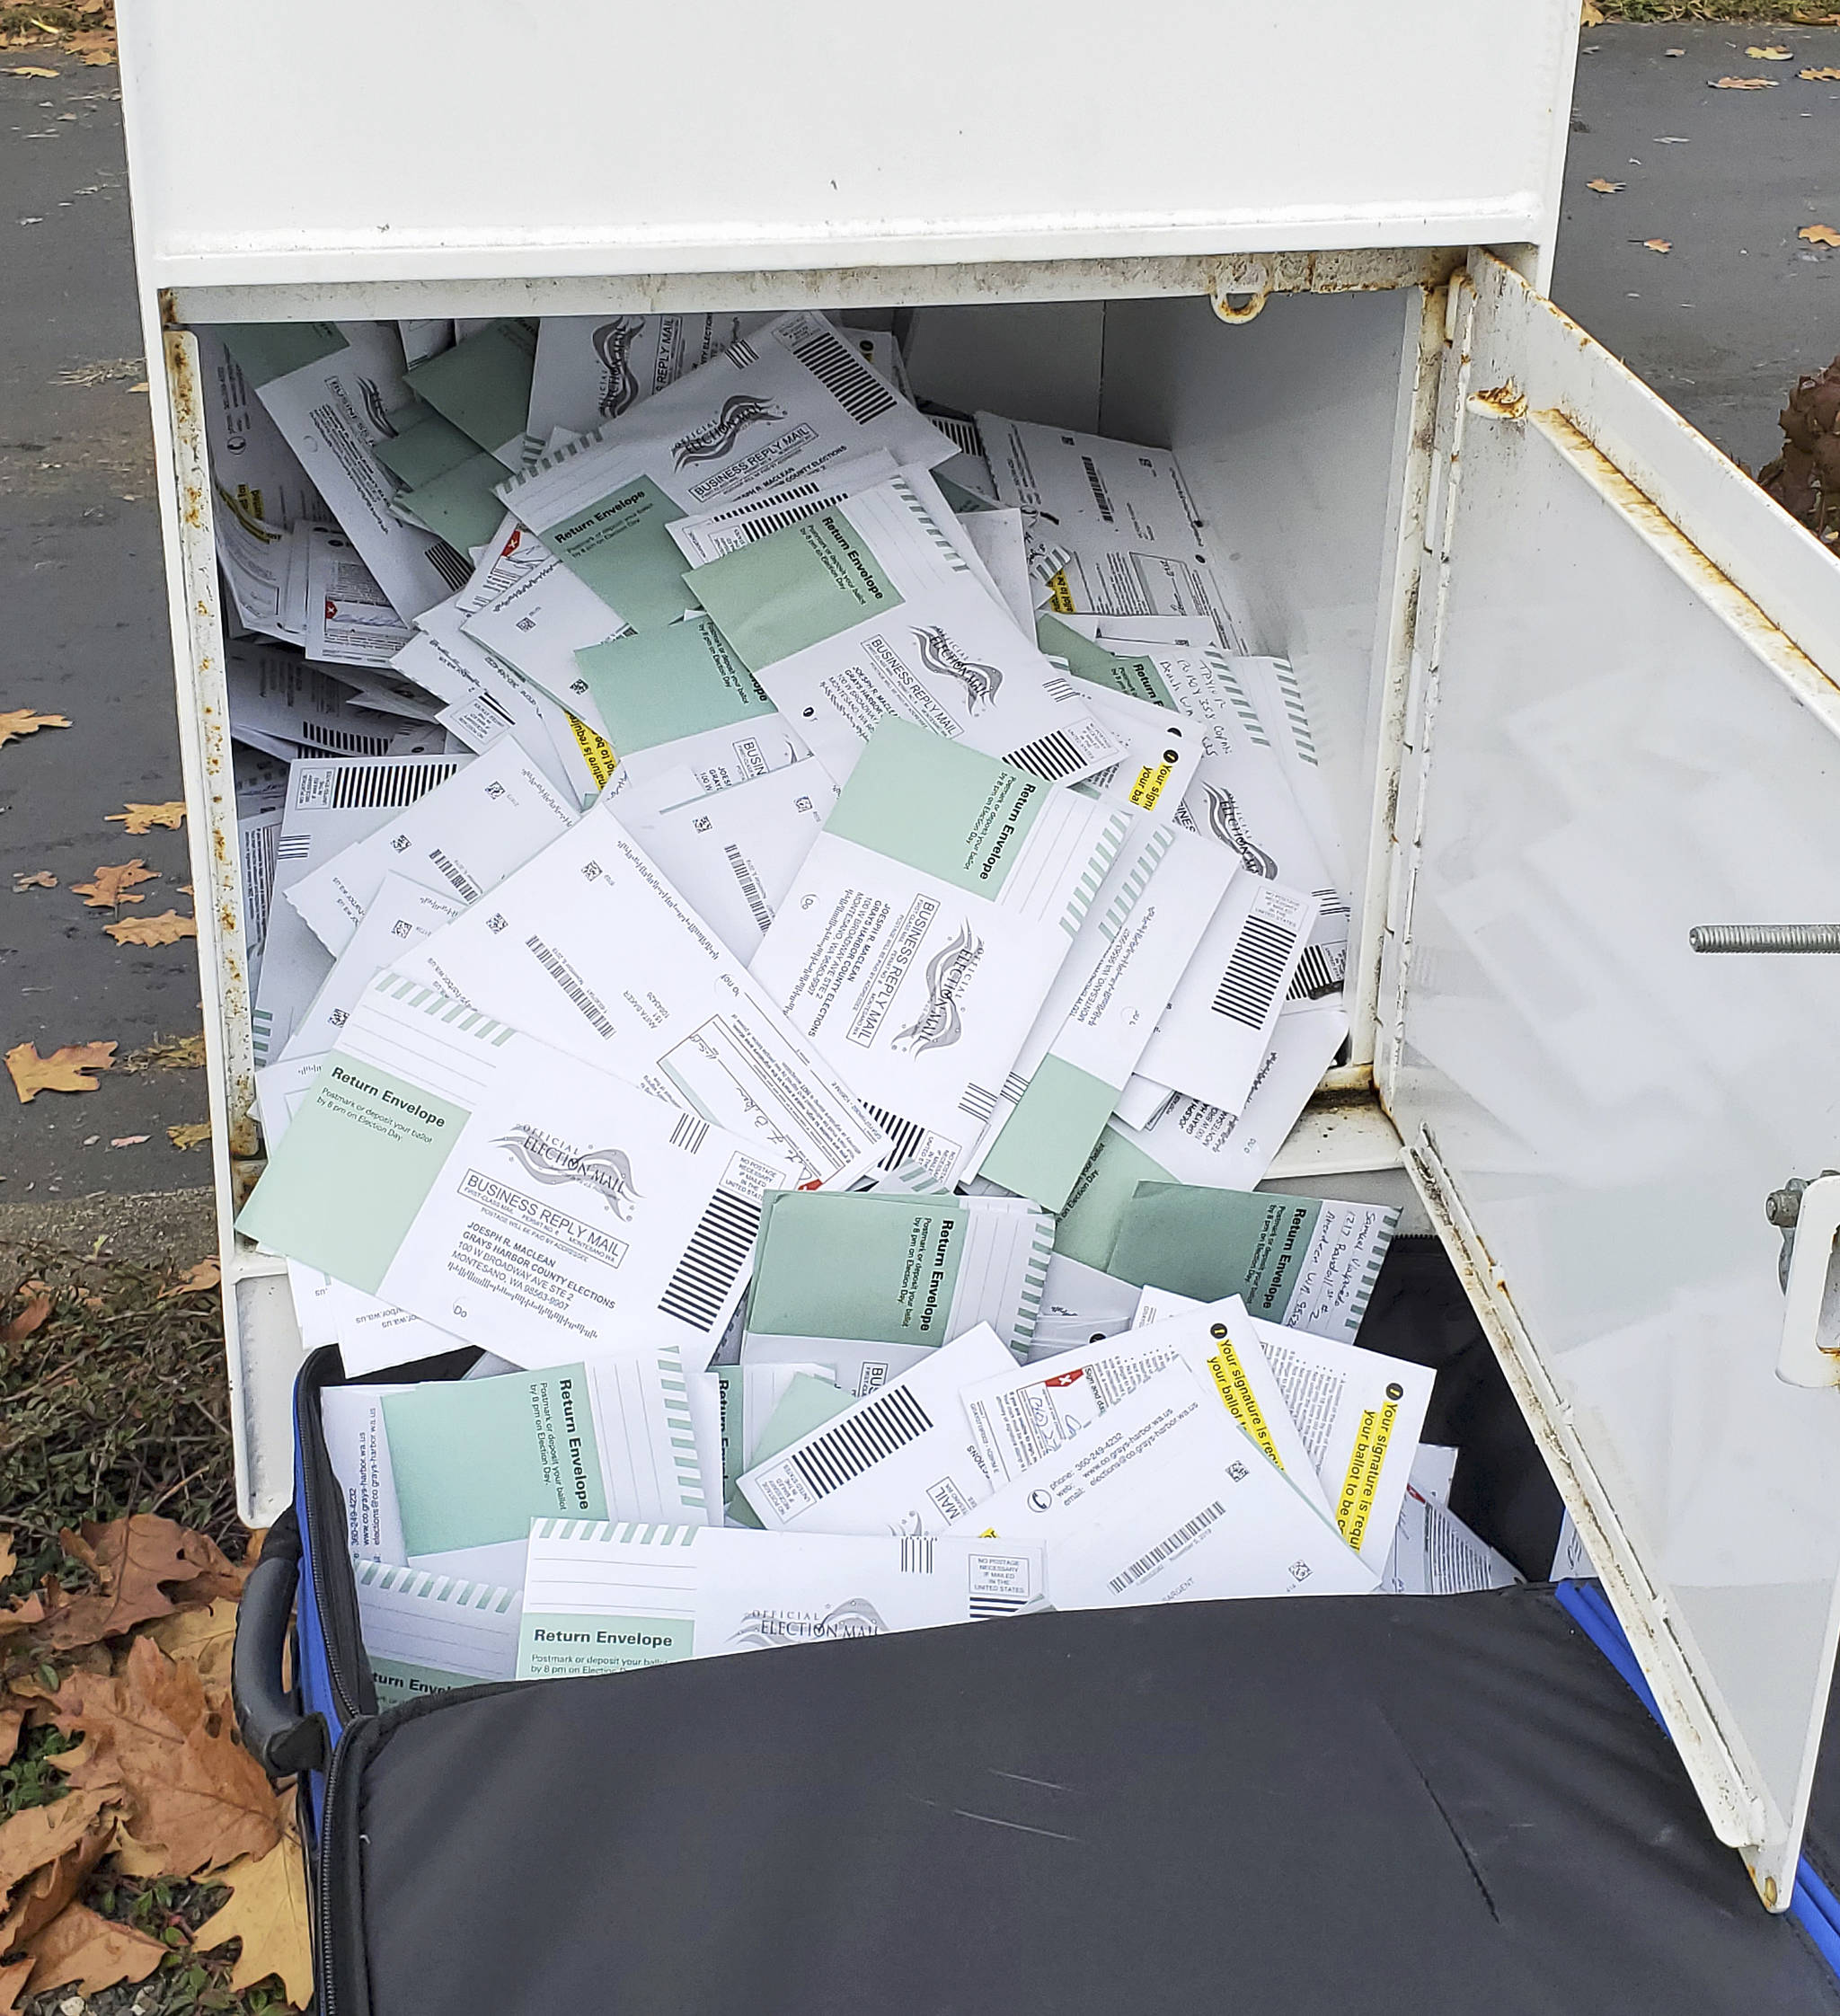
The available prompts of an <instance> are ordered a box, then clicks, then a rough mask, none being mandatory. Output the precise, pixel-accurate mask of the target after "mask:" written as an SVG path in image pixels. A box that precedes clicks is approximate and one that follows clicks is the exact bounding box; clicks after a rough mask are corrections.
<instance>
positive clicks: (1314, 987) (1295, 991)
mask: <svg viewBox="0 0 1840 2016" xmlns="http://www.w3.org/2000/svg"><path fill="white" fill-rule="evenodd" d="M1347 977H1348V947H1347V946H1346V945H1305V947H1304V956H1303V958H1302V959H1299V960H1298V961H1297V971H1296V978H1295V979H1294V980H1293V981H1292V982H1291V984H1290V996H1289V998H1290V999H1291V1000H1292V1001H1322V1000H1323V999H1324V998H1325V997H1326V996H1328V995H1331V994H1340V991H1341V983H1342V982H1343V980H1344V979H1346V978H1347Z"/></svg>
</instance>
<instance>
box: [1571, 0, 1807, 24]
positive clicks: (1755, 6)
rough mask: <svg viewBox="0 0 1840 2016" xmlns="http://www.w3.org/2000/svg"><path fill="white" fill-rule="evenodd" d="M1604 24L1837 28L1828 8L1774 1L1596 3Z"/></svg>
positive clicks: (1626, 0)
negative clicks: (1728, 23) (1703, 23)
mask: <svg viewBox="0 0 1840 2016" xmlns="http://www.w3.org/2000/svg"><path fill="white" fill-rule="evenodd" d="M1597 11H1598V12H1599V13H1601V14H1602V15H1603V16H1604V19H1605V20H1606V21H1773V22H1780V23H1781V24H1782V25H1783V26H1784V27H1786V28H1835V27H1840V13H1836V12H1835V11H1834V9H1833V7H1832V6H1831V5H1828V6H1813V7H1800V6H1796V5H1794V4H1792V0H1789V4H1785V0H1774V4H1767V0H1766V4H1759V0H1597Z"/></svg>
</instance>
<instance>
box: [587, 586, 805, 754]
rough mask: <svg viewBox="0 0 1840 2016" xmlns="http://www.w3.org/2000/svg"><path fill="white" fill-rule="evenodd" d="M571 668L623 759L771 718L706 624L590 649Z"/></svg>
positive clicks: (755, 686)
mask: <svg viewBox="0 0 1840 2016" xmlns="http://www.w3.org/2000/svg"><path fill="white" fill-rule="evenodd" d="M575 663H576V665H577V667H578V668H579V670H580V673H581V676H582V677H583V678H584V679H586V680H587V682H588V692H589V694H591V695H592V696H593V699H594V703H595V705H596V706H597V707H598V708H599V709H600V712H601V718H602V720H603V721H606V729H607V735H608V738H610V739H611V741H612V742H613V745H614V747H615V748H616V749H618V750H620V751H621V752H622V754H624V755H630V754H631V753H632V752H633V751H634V750H638V749H651V748H656V747H658V745H659V743H660V742H675V741H677V740H679V739H680V738H682V737H684V736H686V735H696V734H700V733H701V732H702V731H703V729H709V728H726V727H727V726H728V725H729V724H730V722H731V721H747V720H748V719H749V718H750V717H751V716H753V715H756V714H770V713H772V712H773V711H774V707H773V702H772V701H770V700H769V699H768V698H767V697H766V695H765V694H764V693H763V692H762V691H761V690H760V685H759V682H758V681H757V680H756V678H755V676H754V675H753V673H751V672H750V671H749V670H748V669H747V667H746V666H745V665H743V664H742V662H741V661H740V659H738V658H737V657H736V656H735V654H734V652H733V650H730V646H729V643H728V641H727V640H726V639H725V638H724V637H723V635H722V633H721V631H719V630H718V629H717V628H716V626H715V625H714V624H713V623H712V622H711V621H710V620H709V618H708V617H707V616H693V617H690V618H688V619H687V620H686V621H685V622H682V623H667V624H666V625H665V627H664V628H663V629H662V630H645V631H639V632H635V633H633V634H632V635H631V636H628V637H614V638H610V639H609V640H608V641H606V643H604V644H590V645H589V646H588V649H587V650H579V651H577V652H576V653H575Z"/></svg>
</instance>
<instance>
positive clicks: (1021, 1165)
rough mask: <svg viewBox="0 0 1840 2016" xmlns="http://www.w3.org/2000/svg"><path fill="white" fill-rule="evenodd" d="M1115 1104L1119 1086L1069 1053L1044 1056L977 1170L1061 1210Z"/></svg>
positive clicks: (1008, 1186)
mask: <svg viewBox="0 0 1840 2016" xmlns="http://www.w3.org/2000/svg"><path fill="white" fill-rule="evenodd" d="M1117 1104H1118V1088H1117V1087H1116V1086H1115V1085H1108V1084H1106V1083H1104V1081H1103V1080H1102V1079H1099V1078H1095V1077H1094V1076H1093V1075H1092V1073H1091V1072H1090V1071H1082V1070H1081V1069H1080V1067H1079V1065H1076V1064H1069V1063H1068V1062H1067V1061H1066V1058H1065V1057H1054V1056H1051V1055H1050V1056H1048V1057H1043V1058H1042V1060H1041V1062H1040V1064H1039V1065H1038V1066H1037V1068H1036V1071H1035V1075H1034V1076H1033V1077H1032V1078H1031V1079H1030V1081H1029V1089H1028V1090H1027V1091H1026V1092H1024V1093H1023V1094H1022V1098H1021V1100H1019V1101H1017V1104H1016V1109H1015V1110H1014V1112H1013V1113H1012V1114H1011V1115H1010V1117H1009V1119H1007V1120H1005V1121H1004V1124H1003V1131H1002V1132H1001V1133H1000V1134H999V1135H998V1136H997V1137H996V1140H995V1143H994V1144H993V1145H992V1146H991V1150H990V1153H989V1154H987V1155H986V1156H985V1158H984V1161H983V1164H982V1166H981V1167H980V1169H979V1171H978V1173H979V1174H980V1175H983V1176H987V1177H988V1178H989V1179H990V1180H991V1181H992V1182H993V1183H1001V1184H1002V1185H1003V1187H1004V1189H1006V1190H1013V1191H1014V1192H1015V1193H1016V1195H1017V1196H1018V1197H1029V1198H1034V1200H1035V1201H1036V1203H1037V1204H1039V1205H1040V1206H1041V1207H1042V1208H1043V1209H1044V1210H1048V1211H1058V1210H1059V1209H1060V1208H1061V1207H1062V1206H1063V1205H1064V1204H1065V1203H1066V1200H1067V1198H1068V1195H1069V1194H1070V1193H1071V1191H1072V1190H1073V1189H1074V1187H1075V1184H1076V1183H1077V1182H1078V1181H1079V1180H1080V1176H1081V1173H1082V1172H1083V1171H1084V1168H1085V1164H1086V1158H1087V1157H1088V1156H1089V1155H1090V1154H1092V1145H1093V1143H1094V1142H1096V1141H1097V1140H1098V1139H1099V1137H1100V1136H1101V1135H1102V1134H1103V1133H1104V1132H1105V1126H1106V1122H1107V1121H1108V1120H1110V1118H1111V1110H1112V1108H1113V1107H1114V1106H1116V1105H1117Z"/></svg>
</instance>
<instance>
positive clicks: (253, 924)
mask: <svg viewBox="0 0 1840 2016" xmlns="http://www.w3.org/2000/svg"><path fill="white" fill-rule="evenodd" d="M278 841H279V832H278V830H277V829H276V828H275V827H272V826H259V827H254V828H253V829H252V830H251V831H250V833H249V838H248V842H247V846H248V854H247V858H246V859H245V860H244V862H243V910H244V913H245V915H244V917H243V924H244V927H245V929H246V930H247V931H248V933H249V942H250V943H251V944H252V945H260V944H261V942H262V940H263V938H264V937H266V936H267V934H268V928H269V905H270V901H271V900H272V892H273V889H274V886H275V858H276V855H277V853H278V852H279V848H278V845H277V843H278Z"/></svg>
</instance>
